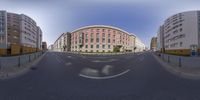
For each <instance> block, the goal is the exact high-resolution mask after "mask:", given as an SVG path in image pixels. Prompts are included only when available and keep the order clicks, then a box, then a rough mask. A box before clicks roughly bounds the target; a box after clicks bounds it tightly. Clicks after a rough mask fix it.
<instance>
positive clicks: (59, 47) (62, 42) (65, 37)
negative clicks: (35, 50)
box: [53, 32, 71, 52]
mask: <svg viewBox="0 0 200 100" xmlns="http://www.w3.org/2000/svg"><path fill="white" fill-rule="evenodd" d="M70 48H71V33H69V32H67V33H62V34H61V35H60V37H59V38H58V39H57V40H56V41H55V42H54V44H53V50H54V51H58V52H67V51H70Z"/></svg>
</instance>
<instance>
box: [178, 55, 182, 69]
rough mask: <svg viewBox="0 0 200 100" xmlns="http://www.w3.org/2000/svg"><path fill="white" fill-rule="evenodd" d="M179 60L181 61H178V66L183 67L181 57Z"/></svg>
mask: <svg viewBox="0 0 200 100" xmlns="http://www.w3.org/2000/svg"><path fill="white" fill-rule="evenodd" d="M178 62H179V63H178V66H179V67H181V66H182V64H181V57H179V60H178Z"/></svg>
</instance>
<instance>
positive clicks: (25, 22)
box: [21, 14, 37, 48]
mask: <svg viewBox="0 0 200 100" xmlns="http://www.w3.org/2000/svg"><path fill="white" fill-rule="evenodd" d="M21 32H22V33H21V44H22V46H26V47H32V48H36V46H37V43H36V42H37V25H36V22H35V21H34V20H33V19H31V18H30V17H28V16H26V15H24V14H21Z"/></svg>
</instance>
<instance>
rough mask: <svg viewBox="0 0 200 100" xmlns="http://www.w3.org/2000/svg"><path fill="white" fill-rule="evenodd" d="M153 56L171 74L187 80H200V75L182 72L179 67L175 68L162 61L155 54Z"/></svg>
mask: <svg viewBox="0 0 200 100" xmlns="http://www.w3.org/2000/svg"><path fill="white" fill-rule="evenodd" d="M151 55H152V56H153V57H154V58H155V59H156V60H157V61H158V62H159V63H160V64H161V65H162V67H164V68H165V69H166V70H167V71H169V72H170V73H172V74H174V75H176V76H180V77H183V78H187V79H200V74H193V73H187V72H184V71H181V70H180V68H178V66H173V65H170V64H169V63H167V62H164V61H163V60H162V59H160V58H159V57H158V56H156V55H155V54H153V53H151ZM173 67H175V68H173Z"/></svg>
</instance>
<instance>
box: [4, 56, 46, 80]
mask: <svg viewBox="0 0 200 100" xmlns="http://www.w3.org/2000/svg"><path fill="white" fill-rule="evenodd" d="M45 54H46V53H44V54H42V55H41V56H38V58H36V59H33V60H31V62H26V63H24V64H21V65H20V66H6V67H2V64H1V69H0V79H9V78H13V77H16V76H18V75H22V74H24V73H26V72H28V71H29V70H30V69H31V67H33V66H34V65H35V64H37V63H38V62H39V61H40V60H41V59H42V58H43V56H44V55H45Z"/></svg>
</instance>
